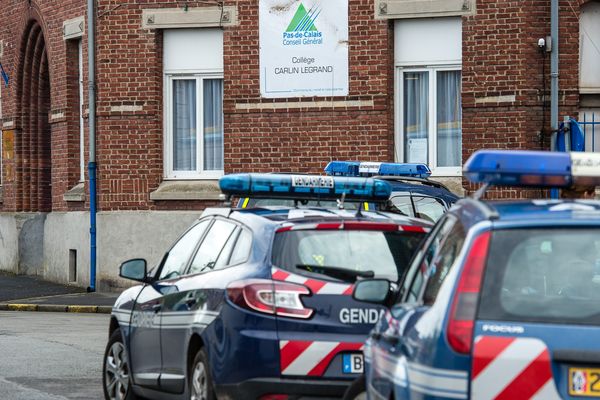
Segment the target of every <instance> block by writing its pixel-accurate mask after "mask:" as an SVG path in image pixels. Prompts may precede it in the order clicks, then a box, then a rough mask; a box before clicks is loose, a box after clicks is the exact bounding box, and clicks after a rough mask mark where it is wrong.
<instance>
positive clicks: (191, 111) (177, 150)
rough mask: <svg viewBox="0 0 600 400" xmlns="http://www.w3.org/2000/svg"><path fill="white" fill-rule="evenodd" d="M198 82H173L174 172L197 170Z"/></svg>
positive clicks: (180, 80)
mask: <svg viewBox="0 0 600 400" xmlns="http://www.w3.org/2000/svg"><path fill="white" fill-rule="evenodd" d="M196 132H197V126H196V80H195V79H185V80H184V79H177V80H174V81H173V170H175V171H195V170H196Z"/></svg>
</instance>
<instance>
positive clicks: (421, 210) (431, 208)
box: [413, 196, 446, 222]
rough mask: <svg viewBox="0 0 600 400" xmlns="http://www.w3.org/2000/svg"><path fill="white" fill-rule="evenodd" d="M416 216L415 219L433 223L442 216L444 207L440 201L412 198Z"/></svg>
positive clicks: (427, 198)
mask: <svg viewBox="0 0 600 400" xmlns="http://www.w3.org/2000/svg"><path fill="white" fill-rule="evenodd" d="M413 202H414V204H415V209H416V214H415V217H417V218H421V219H424V220H426V221H429V222H435V221H437V220H438V219H440V218H441V217H442V215H444V212H445V211H446V206H445V205H444V202H443V201H442V200H440V199H436V198H435V197H430V196H413Z"/></svg>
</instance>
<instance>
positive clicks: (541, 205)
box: [449, 198, 600, 228]
mask: <svg viewBox="0 0 600 400" xmlns="http://www.w3.org/2000/svg"><path fill="white" fill-rule="evenodd" d="M449 212H450V213H452V214H454V215H456V216H458V217H459V218H460V220H461V221H462V222H463V224H464V225H465V227H466V228H470V227H471V226H473V225H475V224H477V223H478V222H481V221H484V220H492V221H494V222H495V223H496V224H499V225H500V226H503V227H507V226H511V225H512V226H523V225H529V226H536V225H537V226H547V225H548V224H557V225H561V224H562V225H598V224H600V201H597V200H551V199H540V200H515V201H479V200H474V199H472V198H465V199H461V200H459V201H458V202H457V203H456V204H455V205H454V206H453V207H452V208H451V209H450V211H449Z"/></svg>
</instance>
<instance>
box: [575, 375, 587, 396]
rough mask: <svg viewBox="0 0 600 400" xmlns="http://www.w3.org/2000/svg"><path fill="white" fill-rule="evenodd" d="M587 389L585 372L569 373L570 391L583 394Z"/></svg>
mask: <svg viewBox="0 0 600 400" xmlns="http://www.w3.org/2000/svg"><path fill="white" fill-rule="evenodd" d="M586 389H587V374H586V373H585V371H578V370H575V371H571V390H572V391H573V392H574V393H585V392H586Z"/></svg>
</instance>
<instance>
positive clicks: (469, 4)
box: [375, 0, 476, 19]
mask: <svg viewBox="0 0 600 400" xmlns="http://www.w3.org/2000/svg"><path fill="white" fill-rule="evenodd" d="M475 12H476V2H475V0H376V1H375V19H404V18H430V17H453V16H462V15H474V14H475Z"/></svg>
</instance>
